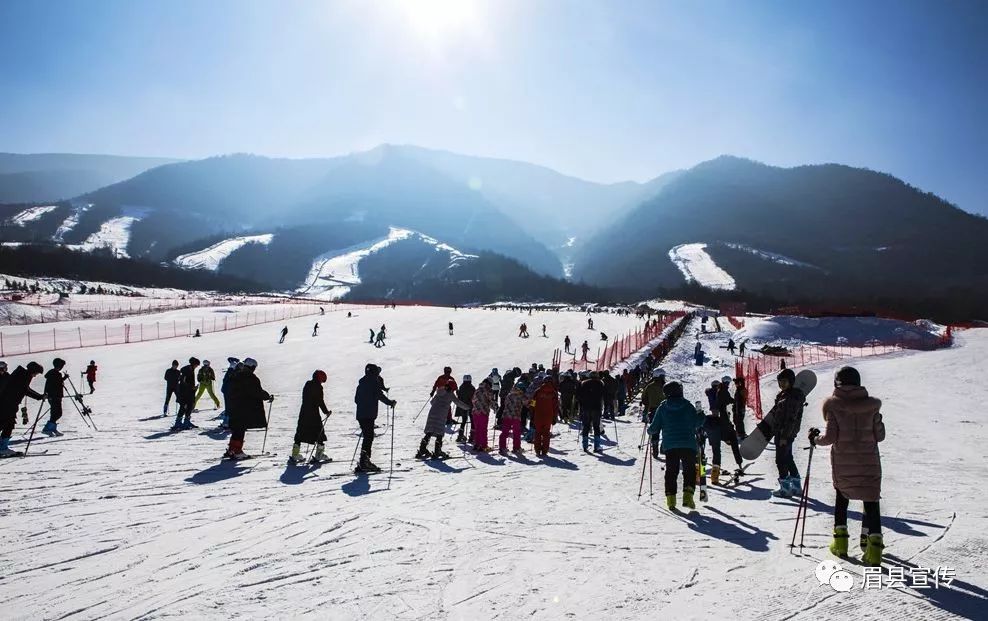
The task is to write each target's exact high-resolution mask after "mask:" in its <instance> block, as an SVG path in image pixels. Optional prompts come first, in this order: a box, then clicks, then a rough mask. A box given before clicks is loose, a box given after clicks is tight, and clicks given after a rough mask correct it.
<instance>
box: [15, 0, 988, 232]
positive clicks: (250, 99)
mask: <svg viewBox="0 0 988 621" xmlns="http://www.w3.org/2000/svg"><path fill="white" fill-rule="evenodd" d="M986 111H988V2H984V1H982V0H930V1H919V0H867V1H865V2H860V1H853V2H848V1H844V0H828V1H827V2H784V1H782V0H777V1H763V0H750V1H742V0H731V1H722V0H700V1H696V2H692V1H691V2H686V1H682V2H661V1H657V0H653V1H646V2H638V1H633V0H601V1H590V0H492V1H484V0H362V1H357V0H340V1H332V2H331V1H325V2H320V1H315V0H312V1H296V0H274V1H265V0H209V1H206V0H200V1H192V0H170V1H167V2H166V1H161V0H125V1H117V0H87V1H79V0H2V2H0V151H6V152H20V153H33V152H73V153H112V154H122V155H155V156H172V157H180V158H201V157H208V156H211V155H217V154H222V153H232V152H250V153H256V154H261V155H269V156H286V157H310V156H330V155H339V154H343V153H348V152H352V151H361V150H366V149H370V148H373V147H374V146H376V145H378V144H381V143H393V144H415V145H420V146H424V147H431V148H438V149H446V150H450V151H454V152H459V153H466V154H471V155H484V156H494V157H503V158H509V159H515V160H522V161H528V162H533V163H537V164H542V165H545V166H549V167H550V168H554V169H556V170H558V171H560V172H564V173H567V174H571V175H574V176H578V177H582V178H585V179H589V180H593V181H605V182H610V181H620V180H626V179H634V180H639V181H644V180H647V179H650V178H652V177H655V176H657V175H659V174H661V173H663V172H666V171H669V170H674V169H680V168H686V167H689V166H692V165H695V164H697V163H699V162H701V161H704V160H707V159H711V158H714V157H717V156H718V155H722V154H732V155H738V156H744V157H749V158H752V159H756V160H759V161H762V162H766V163H768V164H773V165H779V166H793V165H799V164H812V163H823V162H839V163H844V164H849V165H852V166H863V167H868V168H871V169H874V170H880V171H883V172H889V173H891V174H894V175H896V176H898V177H900V178H902V179H904V180H905V181H907V182H909V183H911V184H913V185H915V186H917V187H919V188H921V189H923V190H926V191H930V192H934V193H936V194H939V195H940V196H942V197H944V198H946V199H947V200H950V201H951V202H953V203H955V204H957V205H959V206H960V207H962V208H963V209H966V210H967V211H973V212H979V213H984V214H988V122H986V120H985V114H986Z"/></svg>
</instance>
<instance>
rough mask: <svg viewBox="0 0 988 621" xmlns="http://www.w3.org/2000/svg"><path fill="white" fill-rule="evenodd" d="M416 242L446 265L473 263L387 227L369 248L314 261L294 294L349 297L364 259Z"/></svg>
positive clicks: (434, 241) (413, 234)
mask: <svg viewBox="0 0 988 621" xmlns="http://www.w3.org/2000/svg"><path fill="white" fill-rule="evenodd" d="M413 237H415V238H418V239H419V240H421V241H423V242H425V243H427V244H430V245H432V246H434V247H435V249H436V252H445V253H448V254H449V264H450V266H451V267H452V266H453V265H455V264H456V263H459V262H462V261H466V260H469V259H475V258H476V255H472V254H466V253H463V252H460V251H459V250H457V249H456V248H453V247H452V246H450V245H448V244H444V243H441V242H440V241H439V240H437V239H435V238H432V237H429V236H428V235H423V234H422V233H417V232H415V231H410V230H408V229H401V228H397V227H390V228H389V230H388V235H387V236H386V237H382V238H381V239H377V240H374V241H373V242H371V243H369V244H360V245H357V246H353V247H351V248H347V249H346V250H344V251H342V253H341V251H340V250H333V251H330V252H327V253H325V254H323V255H321V256H320V257H318V258H317V259H316V260H315V261H314V262H313V263H312V268H311V269H310V270H309V274H308V276H306V278H305V284H304V285H302V286H301V287H299V288H298V293H300V294H302V295H305V296H306V297H309V298H315V299H321V300H338V299H340V298H342V297H343V296H345V295H346V294H347V293H349V291H350V289H351V287H353V286H355V285H359V284H360V272H359V271H358V266H359V265H360V261H361V260H363V259H364V258H365V257H367V256H369V255H371V254H374V253H376V252H380V251H381V250H384V249H385V248H387V247H388V246H390V245H392V244H394V243H397V242H400V241H402V240H405V239H411V238H413Z"/></svg>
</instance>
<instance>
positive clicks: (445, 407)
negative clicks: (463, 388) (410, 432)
mask: <svg viewBox="0 0 988 621" xmlns="http://www.w3.org/2000/svg"><path fill="white" fill-rule="evenodd" d="M456 390H457V387H456V382H455V381H453V379H452V378H450V379H449V381H447V382H446V383H445V384H443V385H442V386H439V387H438V388H435V389H433V393H434V395H435V396H433V397H432V405H431V406H430V407H429V415H428V416H427V417H426V420H425V436H424V437H423V438H422V442H421V444H419V452H418V453H416V454H415V459H428V458H429V457H432V458H433V459H449V455H448V454H447V453H445V452H443V435H444V434H445V433H446V425H445V424H444V423H445V421H446V417H447V416H449V410H450V404H453V405H456V407H457V408H458V409H463V410H469V409H470V404H468V403H464V402H463V401H460V400H459V399H457V398H456ZM433 437H434V438H435V439H436V447H435V450H434V451H433V452H432V453H429V451H428V449H427V447H428V445H429V439H430V438H433Z"/></svg>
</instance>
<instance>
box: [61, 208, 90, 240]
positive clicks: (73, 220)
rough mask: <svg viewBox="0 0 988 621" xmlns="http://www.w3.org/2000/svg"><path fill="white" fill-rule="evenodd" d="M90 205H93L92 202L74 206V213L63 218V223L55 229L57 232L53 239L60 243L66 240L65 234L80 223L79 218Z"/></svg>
mask: <svg viewBox="0 0 988 621" xmlns="http://www.w3.org/2000/svg"><path fill="white" fill-rule="evenodd" d="M90 207H92V204H87V205H76V206H73V207H72V213H70V214H69V215H68V216H67V217H66V218H65V220H62V223H61V224H59V225H58V228H57V229H56V230H55V234H54V235H53V236H52V240H54V241H56V242H59V243H61V242H63V241H65V236H66V235H67V234H68V233H69V232H71V231H72V229H74V228H75V227H76V226H77V225H78V224H79V218H80V217H81V216H82V214H83V213H84V212H85V211H87V210H88V209H89V208H90Z"/></svg>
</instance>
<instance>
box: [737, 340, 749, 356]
mask: <svg viewBox="0 0 988 621" xmlns="http://www.w3.org/2000/svg"><path fill="white" fill-rule="evenodd" d="M747 347H748V341H741V346H740V347H738V355H739V356H741V357H742V358H744V350H745V348H747Z"/></svg>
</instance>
